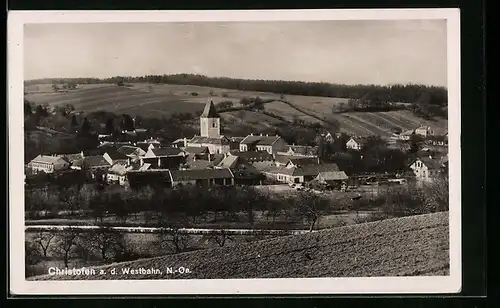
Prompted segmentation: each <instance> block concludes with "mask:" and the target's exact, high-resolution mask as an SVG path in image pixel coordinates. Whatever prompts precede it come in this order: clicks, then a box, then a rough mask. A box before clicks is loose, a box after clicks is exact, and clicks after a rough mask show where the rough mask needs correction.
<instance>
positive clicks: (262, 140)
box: [240, 135, 281, 145]
mask: <svg viewBox="0 0 500 308" xmlns="http://www.w3.org/2000/svg"><path fill="white" fill-rule="evenodd" d="M279 139H281V137H280V136H254V135H248V136H246V137H245V139H243V140H242V141H241V142H240V143H241V144H255V145H273V144H274V143H276V141H278V140H279Z"/></svg>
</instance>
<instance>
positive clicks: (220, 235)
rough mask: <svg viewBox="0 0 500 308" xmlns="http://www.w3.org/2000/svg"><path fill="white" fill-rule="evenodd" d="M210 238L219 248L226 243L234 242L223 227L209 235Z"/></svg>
mask: <svg viewBox="0 0 500 308" xmlns="http://www.w3.org/2000/svg"><path fill="white" fill-rule="evenodd" d="M210 238H211V239H212V240H213V241H214V242H216V243H217V245H219V247H224V244H225V243H226V242H227V241H234V238H233V236H232V235H231V234H230V233H229V232H228V231H227V229H226V228H225V227H222V228H220V229H218V230H215V232H213V233H212V234H210Z"/></svg>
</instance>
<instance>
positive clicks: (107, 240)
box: [84, 228, 120, 261]
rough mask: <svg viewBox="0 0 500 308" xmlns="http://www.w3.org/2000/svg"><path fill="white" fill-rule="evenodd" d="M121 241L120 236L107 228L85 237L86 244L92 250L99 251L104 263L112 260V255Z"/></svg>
mask: <svg viewBox="0 0 500 308" xmlns="http://www.w3.org/2000/svg"><path fill="white" fill-rule="evenodd" d="M119 240H120V234H119V233H117V232H114V231H111V230H108V229H107V228H101V229H99V230H96V231H94V232H91V233H89V234H87V235H86V236H85V237H84V241H85V244H86V245H87V246H88V247H89V248H90V249H91V250H97V252H98V253H99V255H100V256H101V259H102V260H103V261H104V260H107V259H109V258H110V254H111V253H112V252H114V250H115V248H116V245H118V244H119Z"/></svg>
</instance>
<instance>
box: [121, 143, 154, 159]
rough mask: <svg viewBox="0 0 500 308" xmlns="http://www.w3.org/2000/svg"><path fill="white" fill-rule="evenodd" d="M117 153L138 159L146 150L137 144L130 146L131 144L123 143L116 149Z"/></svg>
mask: <svg viewBox="0 0 500 308" xmlns="http://www.w3.org/2000/svg"><path fill="white" fill-rule="evenodd" d="M117 151H118V152H119V153H121V154H123V155H125V156H127V157H130V158H131V159H133V160H135V159H139V158H140V157H142V156H144V155H146V152H147V151H144V150H143V149H141V148H140V147H137V146H131V145H124V146H121V147H119V148H118V150H117Z"/></svg>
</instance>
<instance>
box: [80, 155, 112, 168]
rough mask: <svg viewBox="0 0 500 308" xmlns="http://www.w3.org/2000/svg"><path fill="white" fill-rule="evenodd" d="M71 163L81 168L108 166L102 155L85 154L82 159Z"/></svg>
mask: <svg viewBox="0 0 500 308" xmlns="http://www.w3.org/2000/svg"><path fill="white" fill-rule="evenodd" d="M73 165H74V166H79V167H81V168H99V167H109V166H110V164H109V162H108V161H107V160H105V159H104V157H102V155H93V156H85V157H84V158H83V159H80V160H77V161H75V162H74V163H73Z"/></svg>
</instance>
